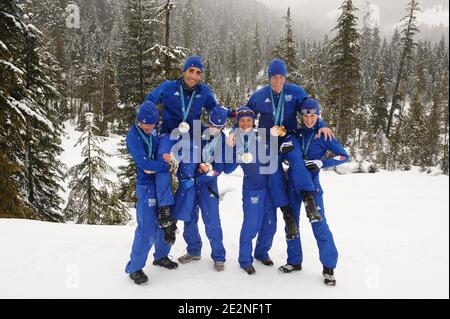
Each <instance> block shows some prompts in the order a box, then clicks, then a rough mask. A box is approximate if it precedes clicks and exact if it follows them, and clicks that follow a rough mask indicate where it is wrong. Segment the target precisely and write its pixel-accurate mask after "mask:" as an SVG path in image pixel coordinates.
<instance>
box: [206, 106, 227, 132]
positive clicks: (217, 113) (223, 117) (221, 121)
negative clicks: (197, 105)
mask: <svg viewBox="0 0 450 319" xmlns="http://www.w3.org/2000/svg"><path fill="white" fill-rule="evenodd" d="M227 115H228V109H226V108H224V107H221V106H218V107H216V108H214V109H213V110H212V111H211V113H210V114H209V123H210V124H211V125H214V126H216V127H224V126H225V125H226V124H227Z"/></svg>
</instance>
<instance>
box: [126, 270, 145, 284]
mask: <svg viewBox="0 0 450 319" xmlns="http://www.w3.org/2000/svg"><path fill="white" fill-rule="evenodd" d="M130 278H131V280H133V281H134V283H135V284H136V285H143V284H145V283H146V282H147V281H148V277H147V275H146V274H144V272H143V271H142V270H139V271H136V272H133V273H131V274H130Z"/></svg>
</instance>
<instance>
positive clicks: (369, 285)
mask: <svg viewBox="0 0 450 319" xmlns="http://www.w3.org/2000/svg"><path fill="white" fill-rule="evenodd" d="M76 135H77V133H75V132H73V131H71V134H70V139H68V140H66V141H65V142H64V143H65V148H66V149H67V150H69V151H68V152H67V153H66V154H65V155H64V157H63V159H64V160H65V162H66V163H68V164H69V165H73V164H74V163H75V162H77V155H76V152H75V151H74V150H73V149H72V148H71V147H72V146H73V144H74V139H75V138H76ZM105 145H106V148H107V149H108V150H109V151H110V152H112V153H114V154H117V149H116V147H117V139H109V140H108V141H107V142H106V143H105ZM120 162H121V161H120V160H118V159H117V158H115V159H113V160H112V161H111V163H113V165H114V166H117V165H118V164H119V163H120ZM322 174H323V176H322V183H323V187H324V190H325V207H326V211H327V218H328V220H329V224H330V227H331V229H332V231H333V234H334V237H335V241H336V245H337V246H338V250H339V253H340V257H339V263H338V268H337V270H336V276H337V282H338V284H337V286H336V287H334V288H328V287H326V286H325V285H323V283H322V275H321V265H320V263H319V258H318V252H317V247H316V244H315V240H314V237H313V235H312V230H311V228H310V226H309V224H308V223H307V221H306V218H304V211H302V214H303V216H302V224H301V233H302V240H303V250H304V263H303V270H302V271H301V272H298V273H292V274H285V275H282V274H279V273H278V272H277V267H278V266H280V265H282V264H284V263H285V259H286V252H285V249H286V243H285V241H284V239H283V238H284V235H283V222H282V219H281V213H280V212H279V213H278V216H279V217H280V218H279V219H280V222H279V223H278V232H277V234H276V236H275V240H274V245H273V248H272V250H271V257H272V259H273V260H274V261H275V267H266V266H263V265H262V264H261V263H258V262H255V268H256V271H257V274H256V275H255V276H248V275H247V274H246V273H244V272H243V271H242V270H241V269H240V268H239V265H238V263H237V255H238V247H239V231H240V227H241V223H242V208H241V183H242V172H240V171H238V172H236V173H235V174H233V175H230V176H223V177H221V178H220V184H221V185H220V186H221V191H227V193H226V195H225V197H224V200H223V201H222V202H221V216H222V224H223V230H224V243H225V248H226V249H227V253H228V255H227V263H226V270H225V272H222V273H217V272H215V271H213V269H212V267H213V263H212V260H211V259H210V258H209V255H210V248H209V244H208V242H207V241H206V242H204V250H203V258H202V259H201V260H200V261H199V262H197V263H193V264H189V265H180V267H179V269H177V270H173V271H169V270H166V269H162V268H159V267H154V266H153V265H152V264H151V262H152V260H153V258H152V256H150V257H149V262H148V264H147V267H146V269H145V271H146V273H147V274H148V275H149V277H150V283H149V284H148V285H146V286H142V287H138V286H135V285H134V284H133V283H132V282H131V281H130V280H129V278H128V277H127V276H126V275H125V274H124V267H125V264H126V262H127V261H128V256H129V253H130V247H131V243H132V240H133V234H134V228H135V224H134V222H132V223H130V225H127V226H85V225H71V224H51V223H43V222H35V221H24V220H6V219H0V298H449V195H448V193H449V189H448V188H449V179H448V177H447V176H442V175H440V176H431V175H427V174H422V173H419V172H418V171H416V170H413V171H411V172H380V173H378V174H350V175H338V174H336V173H334V172H323V173H322ZM180 226H181V225H180ZM200 229H201V231H202V236H203V238H205V239H206V236H205V234H204V227H203V224H202V222H200ZM184 253H185V243H184V240H183V238H182V236H181V234H179V236H178V238H177V242H176V244H175V246H174V247H173V249H172V252H171V255H172V256H173V257H174V258H178V257H179V256H180V255H182V254H184Z"/></svg>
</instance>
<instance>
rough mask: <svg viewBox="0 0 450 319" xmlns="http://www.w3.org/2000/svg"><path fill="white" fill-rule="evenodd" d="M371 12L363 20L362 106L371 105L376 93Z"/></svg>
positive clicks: (361, 40)
mask: <svg viewBox="0 0 450 319" xmlns="http://www.w3.org/2000/svg"><path fill="white" fill-rule="evenodd" d="M369 18H370V11H368V12H367V13H366V15H365V16H364V18H363V28H362V30H361V37H360V47H361V52H360V60H361V93H362V94H361V105H365V104H366V103H369V102H370V101H371V99H372V94H373V92H374V91H375V90H374V86H373V83H372V82H373V78H372V73H373V67H374V64H373V62H374V61H373V58H372V41H373V40H372V36H373V35H372V34H373V30H372V28H371V26H370V25H369Z"/></svg>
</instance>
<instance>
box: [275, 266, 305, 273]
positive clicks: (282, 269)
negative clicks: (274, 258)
mask: <svg viewBox="0 0 450 319" xmlns="http://www.w3.org/2000/svg"><path fill="white" fill-rule="evenodd" d="M300 270H302V264H300V265H291V264H286V265H283V266H281V267H280V268H278V271H279V272H280V273H281V274H288V273H291V272H293V271H300Z"/></svg>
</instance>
